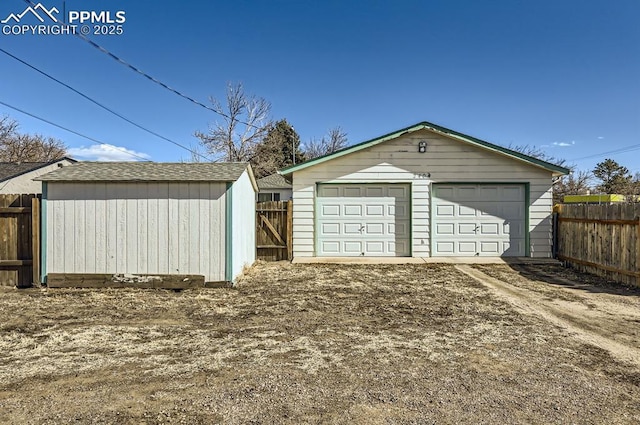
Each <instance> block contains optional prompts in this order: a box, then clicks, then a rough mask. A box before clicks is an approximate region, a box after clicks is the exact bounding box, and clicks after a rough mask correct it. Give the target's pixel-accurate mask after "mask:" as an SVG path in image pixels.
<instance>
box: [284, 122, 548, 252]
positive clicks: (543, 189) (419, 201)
mask: <svg viewBox="0 0 640 425" xmlns="http://www.w3.org/2000/svg"><path fill="white" fill-rule="evenodd" d="M421 140H426V141H427V143H428V147H427V153H425V154H419V153H418V152H417V150H418V148H417V144H418V142H419V141H421ZM426 173H430V175H431V176H430V177H426V176H424V175H423V174H426ZM317 182H318V183H349V182H352V183H366V182H390V183H411V185H412V202H411V203H412V255H413V256H414V257H420V256H429V255H430V239H429V226H430V222H429V220H430V205H429V202H430V188H431V184H432V183H451V182H461V183H462V182H469V183H472V182H473V183H492V182H493V183H498V182H500V183H509V182H511V183H529V184H530V186H529V189H530V206H529V231H530V253H531V256H533V257H549V256H550V255H551V242H550V241H551V221H550V217H549V216H550V213H551V208H552V193H551V172H549V171H546V170H543V169H541V168H538V167H536V166H533V165H530V164H527V163H525V162H520V161H517V160H514V159H512V158H508V157H506V156H503V155H501V154H498V153H493V152H490V151H488V150H486V149H482V148H478V147H475V146H471V145H467V144H464V143H463V142H459V141H457V140H453V139H449V138H446V137H444V136H441V135H438V134H435V133H432V132H430V131H428V130H421V131H418V132H415V133H412V134H409V135H406V136H402V137H399V138H397V139H395V140H391V141H388V142H385V143H381V144H379V145H377V146H374V147H371V148H367V149H363V150H361V151H358V152H355V153H352V154H349V155H345V156H343V157H340V158H336V159H334V160H331V161H327V162H325V163H321V164H318V165H316V166H312V167H309V168H306V169H303V170H300V171H297V172H295V174H294V178H293V199H294V203H293V209H294V218H293V229H294V242H293V247H294V248H293V249H294V257H310V256H313V255H314V252H315V247H314V203H315V190H316V183H317Z"/></svg>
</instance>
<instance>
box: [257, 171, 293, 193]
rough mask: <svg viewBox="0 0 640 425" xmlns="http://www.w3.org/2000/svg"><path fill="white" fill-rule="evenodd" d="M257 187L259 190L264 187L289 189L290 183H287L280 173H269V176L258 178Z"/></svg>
mask: <svg viewBox="0 0 640 425" xmlns="http://www.w3.org/2000/svg"><path fill="white" fill-rule="evenodd" d="M257 183H258V188H259V189H260V190H265V189H291V187H292V186H291V183H289V182H288V181H287V180H286V179H285V178H284V176H282V175H280V174H271V175H270V176H267V177H263V178H261V179H260V180H258V182H257Z"/></svg>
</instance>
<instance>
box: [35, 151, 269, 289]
mask: <svg viewBox="0 0 640 425" xmlns="http://www.w3.org/2000/svg"><path fill="white" fill-rule="evenodd" d="M39 180H42V182H43V196H42V214H43V219H42V223H43V229H42V244H43V246H42V256H43V258H42V274H43V279H45V280H43V281H44V282H46V279H47V276H54V277H55V279H61V277H60V276H61V275H64V276H65V278H66V279H73V278H74V276H76V277H77V278H80V277H83V278H87V279H89V278H91V277H92V276H93V277H95V278H96V279H98V280H99V279H101V278H103V277H104V276H105V275H115V274H117V275H141V276H151V275H153V276H160V278H162V277H163V276H187V277H185V279H188V277H189V276H191V277H193V276H195V277H197V278H198V279H199V280H202V281H203V283H204V282H225V281H226V282H229V281H233V280H234V279H235V278H236V277H237V276H238V275H240V274H241V272H242V269H243V268H244V266H246V265H251V264H253V263H254V261H255V196H256V193H257V190H258V188H257V185H256V181H255V179H254V177H253V173H252V171H251V167H250V166H249V165H248V164H244V163H219V164H211V163H208V164H206V163H195V164H189V163H180V164H177V163H176V164H173V163H152V162H146V163H143V162H124V163H114V162H104V163H99V162H83V163H78V164H75V165H72V166H68V167H64V168H61V169H58V170H56V171H54V172H51V173H48V174H45V175H43V176H41V177H39ZM101 276H102V277H101ZM78 286H85V285H78Z"/></svg>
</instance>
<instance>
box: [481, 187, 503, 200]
mask: <svg viewBox="0 0 640 425" xmlns="http://www.w3.org/2000/svg"><path fill="white" fill-rule="evenodd" d="M480 196H482V199H484V200H486V201H498V200H500V191H499V189H498V187H496V186H493V187H482V188H480Z"/></svg>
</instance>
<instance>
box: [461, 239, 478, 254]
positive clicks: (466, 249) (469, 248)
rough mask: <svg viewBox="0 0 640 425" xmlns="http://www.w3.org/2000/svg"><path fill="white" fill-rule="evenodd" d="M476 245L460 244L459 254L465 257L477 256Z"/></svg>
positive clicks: (472, 242)
mask: <svg viewBox="0 0 640 425" xmlns="http://www.w3.org/2000/svg"><path fill="white" fill-rule="evenodd" d="M476 251H477V250H476V243H475V242H474V241H464V242H458V252H459V253H460V254H463V255H468V256H473V255H476Z"/></svg>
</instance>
